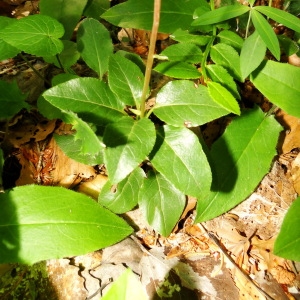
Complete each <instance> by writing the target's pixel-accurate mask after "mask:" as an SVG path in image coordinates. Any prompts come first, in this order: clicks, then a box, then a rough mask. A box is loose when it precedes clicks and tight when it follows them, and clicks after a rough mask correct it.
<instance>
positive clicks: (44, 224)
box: [0, 185, 132, 264]
mask: <svg viewBox="0 0 300 300" xmlns="http://www.w3.org/2000/svg"><path fill="white" fill-rule="evenodd" d="M0 200H1V203H5V205H3V208H2V209H1V211H0V224H1V225H0V236H1V243H0V262H1V263H8V262H21V263H26V264H33V263H35V262H37V261H40V260H45V259H50V258H62V257H65V256H75V255H81V254H86V253H87V252H92V251H95V250H98V249H100V248H104V247H107V246H109V245H112V244H114V243H116V242H118V241H120V240H122V239H123V238H125V237H126V236H127V235H129V234H131V233H132V228H131V227H129V226H128V225H127V223H126V222H125V221H124V220H122V219H121V218H119V217H117V216H116V215H114V214H113V213H112V212H110V211H108V210H106V209H104V208H103V207H101V206H100V205H99V204H97V203H96V202H95V201H93V200H92V199H91V198H89V197H87V196H85V195H83V194H79V193H76V192H74V191H71V190H67V189H65V188H60V187H45V186H36V185H27V186H20V187H16V188H14V189H12V190H9V191H6V192H5V193H1V194H0Z"/></svg>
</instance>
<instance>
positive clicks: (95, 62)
mask: <svg viewBox="0 0 300 300" xmlns="http://www.w3.org/2000/svg"><path fill="white" fill-rule="evenodd" d="M77 44H78V50H79V52H80V53H81V56H82V58H83V59H84V61H85V62H86V63H87V65H88V66H89V67H90V68H91V69H93V70H94V71H96V72H97V73H98V75H99V77H100V78H102V76H103V74H104V73H105V72H106V71H107V70H108V61H109V57H110V55H111V54H112V53H113V44H112V41H111V38H110V34H109V32H108V30H107V29H106V28H105V26H104V25H102V24H101V23H100V22H99V21H97V20H95V19H91V18H88V19H85V20H83V21H82V23H81V24H80V26H79V29H78V33H77Z"/></svg>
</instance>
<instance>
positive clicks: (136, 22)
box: [101, 0, 199, 33]
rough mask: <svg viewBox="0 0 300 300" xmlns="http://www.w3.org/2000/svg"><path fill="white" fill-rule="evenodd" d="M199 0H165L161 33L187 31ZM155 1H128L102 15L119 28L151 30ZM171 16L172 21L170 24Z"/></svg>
mask: <svg viewBox="0 0 300 300" xmlns="http://www.w3.org/2000/svg"><path fill="white" fill-rule="evenodd" d="M198 6H199V1H198V0H177V1H176V2H174V1H173V0H164V1H162V3H161V10H160V24H159V32H161V33H171V32H173V31H175V30H176V29H178V24H180V27H181V29H187V28H188V27H189V26H190V24H191V22H192V20H193V18H192V16H193V13H194V10H195V9H196V8H197V7H198ZM153 8H154V4H153V1H140V0H128V1H126V2H125V3H121V4H119V5H116V6H114V7H112V8H111V9H109V10H108V11H106V12H105V13H104V14H102V15H101V18H103V19H105V20H106V21H108V22H109V23H111V24H113V25H116V26H119V27H125V28H126V27H130V28H137V29H145V30H151V29H152V23H153V11H154V9H153ZM170 15H171V16H172V21H171V22H170Z"/></svg>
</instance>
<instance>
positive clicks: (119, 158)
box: [103, 117, 155, 184]
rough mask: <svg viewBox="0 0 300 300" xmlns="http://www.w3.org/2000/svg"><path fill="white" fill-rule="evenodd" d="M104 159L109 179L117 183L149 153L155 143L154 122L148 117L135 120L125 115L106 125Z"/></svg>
mask: <svg viewBox="0 0 300 300" xmlns="http://www.w3.org/2000/svg"><path fill="white" fill-rule="evenodd" d="M103 143H104V144H105V145H106V147H107V148H106V149H105V151H104V160H105V164H106V168H107V172H108V177H109V181H110V182H111V183H112V184H117V183H118V182H120V181H121V180H123V179H124V178H125V177H126V176H127V175H128V174H130V173H131V172H132V171H133V170H134V169H135V168H136V167H137V166H138V165H139V164H140V163H141V162H142V161H143V160H144V159H146V156H147V155H148V154H149V152H150V151H151V150H152V148H153V146H154V143H155V129H154V124H153V123H152V122H151V121H150V120H149V119H146V118H143V119H141V120H138V121H135V120H133V119H132V118H130V117H123V118H122V119H120V120H118V122H116V123H111V124H109V125H108V126H106V128H105V131H104V136H103Z"/></svg>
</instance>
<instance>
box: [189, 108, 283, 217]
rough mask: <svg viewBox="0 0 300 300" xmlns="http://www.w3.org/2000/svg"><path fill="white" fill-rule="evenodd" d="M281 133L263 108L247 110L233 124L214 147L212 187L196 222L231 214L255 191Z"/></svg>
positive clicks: (200, 205) (203, 197)
mask: <svg viewBox="0 0 300 300" xmlns="http://www.w3.org/2000/svg"><path fill="white" fill-rule="evenodd" d="M280 131H281V126H280V125H279V123H278V122H276V120H275V119H274V118H273V117H267V118H266V117H265V116H264V113H263V112H262V111H261V110H260V109H259V108H255V109H254V110H249V111H245V112H244V113H243V114H242V115H241V116H240V117H237V118H235V119H234V120H233V121H232V122H231V123H230V125H229V126H228V128H227V129H226V131H225V133H224V134H223V135H222V136H221V137H220V138H219V139H218V140H217V141H216V142H215V143H214V144H213V146H212V148H211V152H210V161H211V163H213V167H212V169H213V170H214V178H213V183H212V188H211V192H210V193H209V194H204V193H202V195H201V198H199V199H198V203H197V217H196V221H195V222H203V221H207V220H209V219H212V218H214V217H217V216H219V215H221V214H223V213H225V212H227V211H228V210H229V209H231V208H233V207H234V206H236V205H237V204H239V203H240V202H242V201H243V200H245V198H246V197H248V196H249V194H250V193H251V192H253V190H254V189H255V188H256V186H257V185H258V184H259V182H260V181H261V179H262V178H263V176H264V175H265V174H266V173H267V172H268V171H269V168H270V164H271V162H272V159H273V157H274V155H275V154H276V150H275V147H276V144H277V140H278V135H279V132H280ZM262 141H263V142H262Z"/></svg>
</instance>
